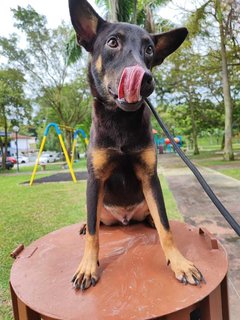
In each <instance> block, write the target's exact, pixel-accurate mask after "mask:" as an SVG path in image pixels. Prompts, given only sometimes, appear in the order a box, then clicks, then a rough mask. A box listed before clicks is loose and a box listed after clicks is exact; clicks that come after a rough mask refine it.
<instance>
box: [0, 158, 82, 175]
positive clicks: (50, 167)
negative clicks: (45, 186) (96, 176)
mask: <svg viewBox="0 0 240 320" xmlns="http://www.w3.org/2000/svg"><path fill="white" fill-rule="evenodd" d="M86 162H87V160H86V159H81V160H79V161H77V162H74V163H73V169H74V170H86ZM33 168H34V165H31V166H27V165H26V166H22V165H20V166H19V172H20V173H26V172H27V173H32V172H33ZM63 170H68V167H66V169H65V168H63V161H61V162H59V163H58V162H54V163H48V164H47V165H46V170H45V171H43V169H42V166H40V165H38V167H37V172H43V173H45V172H48V171H50V172H51V171H63ZM1 173H5V174H14V173H17V165H16V164H15V165H14V167H13V168H12V169H10V170H5V171H3V170H0V175H1Z"/></svg>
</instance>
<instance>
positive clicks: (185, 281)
mask: <svg viewBox="0 0 240 320" xmlns="http://www.w3.org/2000/svg"><path fill="white" fill-rule="evenodd" d="M181 282H182V283H183V284H184V285H187V284H188V281H187V278H186V276H185V275H184V276H183V277H182V279H181Z"/></svg>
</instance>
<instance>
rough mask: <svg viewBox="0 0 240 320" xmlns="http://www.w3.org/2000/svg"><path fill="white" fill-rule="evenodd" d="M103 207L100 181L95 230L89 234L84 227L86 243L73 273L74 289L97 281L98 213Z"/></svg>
mask: <svg viewBox="0 0 240 320" xmlns="http://www.w3.org/2000/svg"><path fill="white" fill-rule="evenodd" d="M102 207H103V183H101V186H100V191H99V197H98V205H97V221H96V232H95V234H94V235H90V234H89V231H88V228H87V229H86V243H85V248H84V254H83V257H82V260H81V263H80V265H79V267H78V269H77V271H76V273H75V275H74V278H73V279H74V281H73V282H74V287H75V288H76V289H80V288H81V289H83V290H84V289H87V288H89V287H90V286H91V283H92V281H94V282H95V283H96V282H97V281H98V273H97V264H98V254H99V226H100V214H101V211H102Z"/></svg>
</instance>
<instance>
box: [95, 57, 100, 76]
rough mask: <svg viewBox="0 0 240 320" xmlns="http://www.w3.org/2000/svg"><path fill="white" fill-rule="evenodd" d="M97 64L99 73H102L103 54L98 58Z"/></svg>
mask: <svg viewBox="0 0 240 320" xmlns="http://www.w3.org/2000/svg"><path fill="white" fill-rule="evenodd" d="M95 66H96V69H97V71H98V73H101V72H102V57H101V55H100V56H99V57H98V58H97V61H96V63H95Z"/></svg>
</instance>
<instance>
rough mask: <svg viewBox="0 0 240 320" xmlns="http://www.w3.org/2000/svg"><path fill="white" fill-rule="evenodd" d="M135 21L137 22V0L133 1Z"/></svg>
mask: <svg viewBox="0 0 240 320" xmlns="http://www.w3.org/2000/svg"><path fill="white" fill-rule="evenodd" d="M133 23H134V24H137V0H134V2H133Z"/></svg>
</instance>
